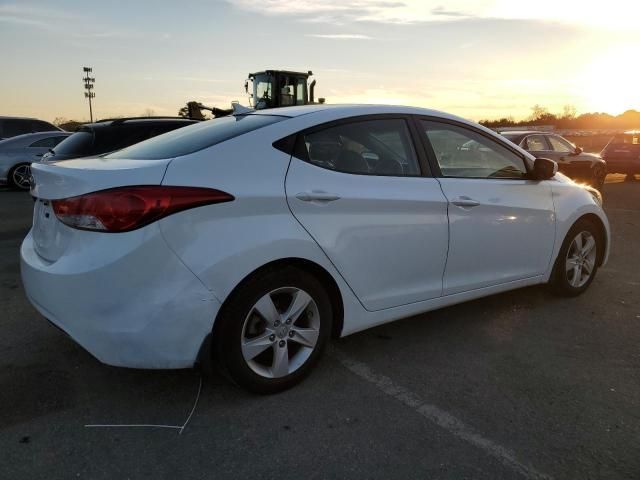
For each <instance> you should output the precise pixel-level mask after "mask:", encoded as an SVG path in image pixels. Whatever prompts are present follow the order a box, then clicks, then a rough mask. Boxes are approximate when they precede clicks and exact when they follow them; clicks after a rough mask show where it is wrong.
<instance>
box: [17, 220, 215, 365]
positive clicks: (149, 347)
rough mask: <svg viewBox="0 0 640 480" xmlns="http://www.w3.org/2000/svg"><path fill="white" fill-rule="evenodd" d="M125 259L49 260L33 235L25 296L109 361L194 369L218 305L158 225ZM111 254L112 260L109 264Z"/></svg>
mask: <svg viewBox="0 0 640 480" xmlns="http://www.w3.org/2000/svg"><path fill="white" fill-rule="evenodd" d="M146 228H148V229H149V230H151V232H147V234H146V235H141V236H140V237H139V238H141V239H143V240H142V241H141V242H140V243H139V244H136V245H134V246H133V248H132V251H130V252H128V254H125V255H123V254H122V250H121V249H120V248H118V247H117V246H115V248H113V249H109V250H110V251H109V252H103V251H100V253H99V254H100V255H101V257H102V258H100V260H96V256H97V254H96V251H94V250H93V249H91V248H85V249H82V248H79V249H78V248H76V249H73V252H72V253H70V254H69V255H65V256H63V257H61V258H60V259H59V260H58V261H56V262H48V261H47V260H45V259H43V258H42V257H40V255H38V253H37V252H36V250H35V248H34V240H33V236H32V232H29V234H28V235H27V237H26V238H25V240H24V241H23V243H22V247H21V252H20V256H21V272H22V279H23V283H24V288H25V291H26V294H27V297H28V298H29V300H30V301H31V303H32V304H33V305H34V307H35V308H36V309H37V310H38V311H39V312H40V313H41V314H42V315H44V316H45V317H46V318H47V319H48V320H49V321H51V322H52V323H53V324H55V325H56V326H58V327H59V328H61V329H62V330H63V331H64V332H66V333H67V334H68V335H69V336H70V337H71V338H72V339H73V340H75V341H76V342H77V343H79V344H80V345H81V346H82V347H83V348H85V349H86V350H87V351H89V352H90V353H91V354H92V355H94V356H95V357H96V358H97V359H98V360H100V361H101V362H103V363H106V364H109V365H114V366H122V367H133V368H189V367H192V366H193V365H194V363H195V362H196V360H197V356H198V352H199V350H200V347H201V345H202V342H203V341H204V339H205V338H206V336H207V335H208V334H209V333H210V332H211V328H212V326H213V321H214V318H215V316H216V314H217V312H218V309H219V307H220V304H219V302H218V300H217V299H216V298H215V297H214V296H213V294H212V293H211V292H210V291H209V290H208V289H206V288H205V287H204V286H203V284H202V283H201V282H200V281H199V280H198V279H197V277H196V276H195V275H194V274H193V273H191V271H190V270H188V269H187V268H186V267H185V266H184V264H183V263H182V262H181V261H180V260H179V259H178V258H177V257H176V255H175V254H174V253H173V252H172V251H171V250H170V249H169V248H168V246H167V245H166V243H165V242H164V239H163V238H162V236H161V234H160V232H159V230H158V228H157V225H150V226H149V227H146ZM105 255H106V256H107V257H108V258H106V259H105V258H104V257H105Z"/></svg>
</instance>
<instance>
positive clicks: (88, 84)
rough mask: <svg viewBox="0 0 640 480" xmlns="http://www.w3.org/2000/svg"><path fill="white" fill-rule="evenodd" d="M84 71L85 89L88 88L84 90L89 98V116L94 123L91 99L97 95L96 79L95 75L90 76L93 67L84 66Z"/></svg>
mask: <svg viewBox="0 0 640 480" xmlns="http://www.w3.org/2000/svg"><path fill="white" fill-rule="evenodd" d="M82 71H83V72H84V74H85V76H84V78H83V79H82V80H84V89H85V90H86V92H84V97H85V98H88V99H89V117H90V118H91V123H93V109H92V107H91V99H92V98H94V97H95V96H96V94H95V92H94V91H93V84H94V82H95V81H96V79H95V77H90V76H89V74H90V73H91V71H92V68H91V67H82Z"/></svg>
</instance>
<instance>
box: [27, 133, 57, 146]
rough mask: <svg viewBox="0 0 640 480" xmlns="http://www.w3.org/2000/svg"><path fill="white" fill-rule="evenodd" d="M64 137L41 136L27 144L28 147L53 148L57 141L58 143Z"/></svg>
mask: <svg viewBox="0 0 640 480" xmlns="http://www.w3.org/2000/svg"><path fill="white" fill-rule="evenodd" d="M64 138H65V137H63V136H57V137H47V138H41V139H40V140H38V141H36V142H33V143H32V144H31V145H29V147H33V148H53V147H55V146H56V145H57V144H58V143H60V142H61V141H62V140H64Z"/></svg>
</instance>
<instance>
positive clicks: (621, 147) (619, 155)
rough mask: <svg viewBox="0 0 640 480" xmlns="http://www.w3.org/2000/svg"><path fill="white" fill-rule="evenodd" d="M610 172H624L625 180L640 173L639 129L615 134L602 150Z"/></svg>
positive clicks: (631, 178)
mask: <svg viewBox="0 0 640 480" xmlns="http://www.w3.org/2000/svg"><path fill="white" fill-rule="evenodd" d="M601 155H602V158H604V160H605V161H606V162H607V169H608V171H609V172H610V173H624V174H626V175H627V180H633V179H634V175H637V174H640V130H630V131H628V132H624V133H621V134H618V135H615V136H614V137H613V138H612V139H611V140H610V141H609V143H608V144H607V146H606V147H604V149H603V150H602V153H601Z"/></svg>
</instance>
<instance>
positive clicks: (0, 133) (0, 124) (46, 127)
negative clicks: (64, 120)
mask: <svg viewBox="0 0 640 480" xmlns="http://www.w3.org/2000/svg"><path fill="white" fill-rule="evenodd" d="M60 131H61V130H60V129H59V128H58V127H56V126H55V125H52V124H50V123H49V122H45V121H44V120H38V119H37V118H23V117H0V140H4V139H5V138H11V137H16V136H18V135H24V134H26V133H38V132H60Z"/></svg>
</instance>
